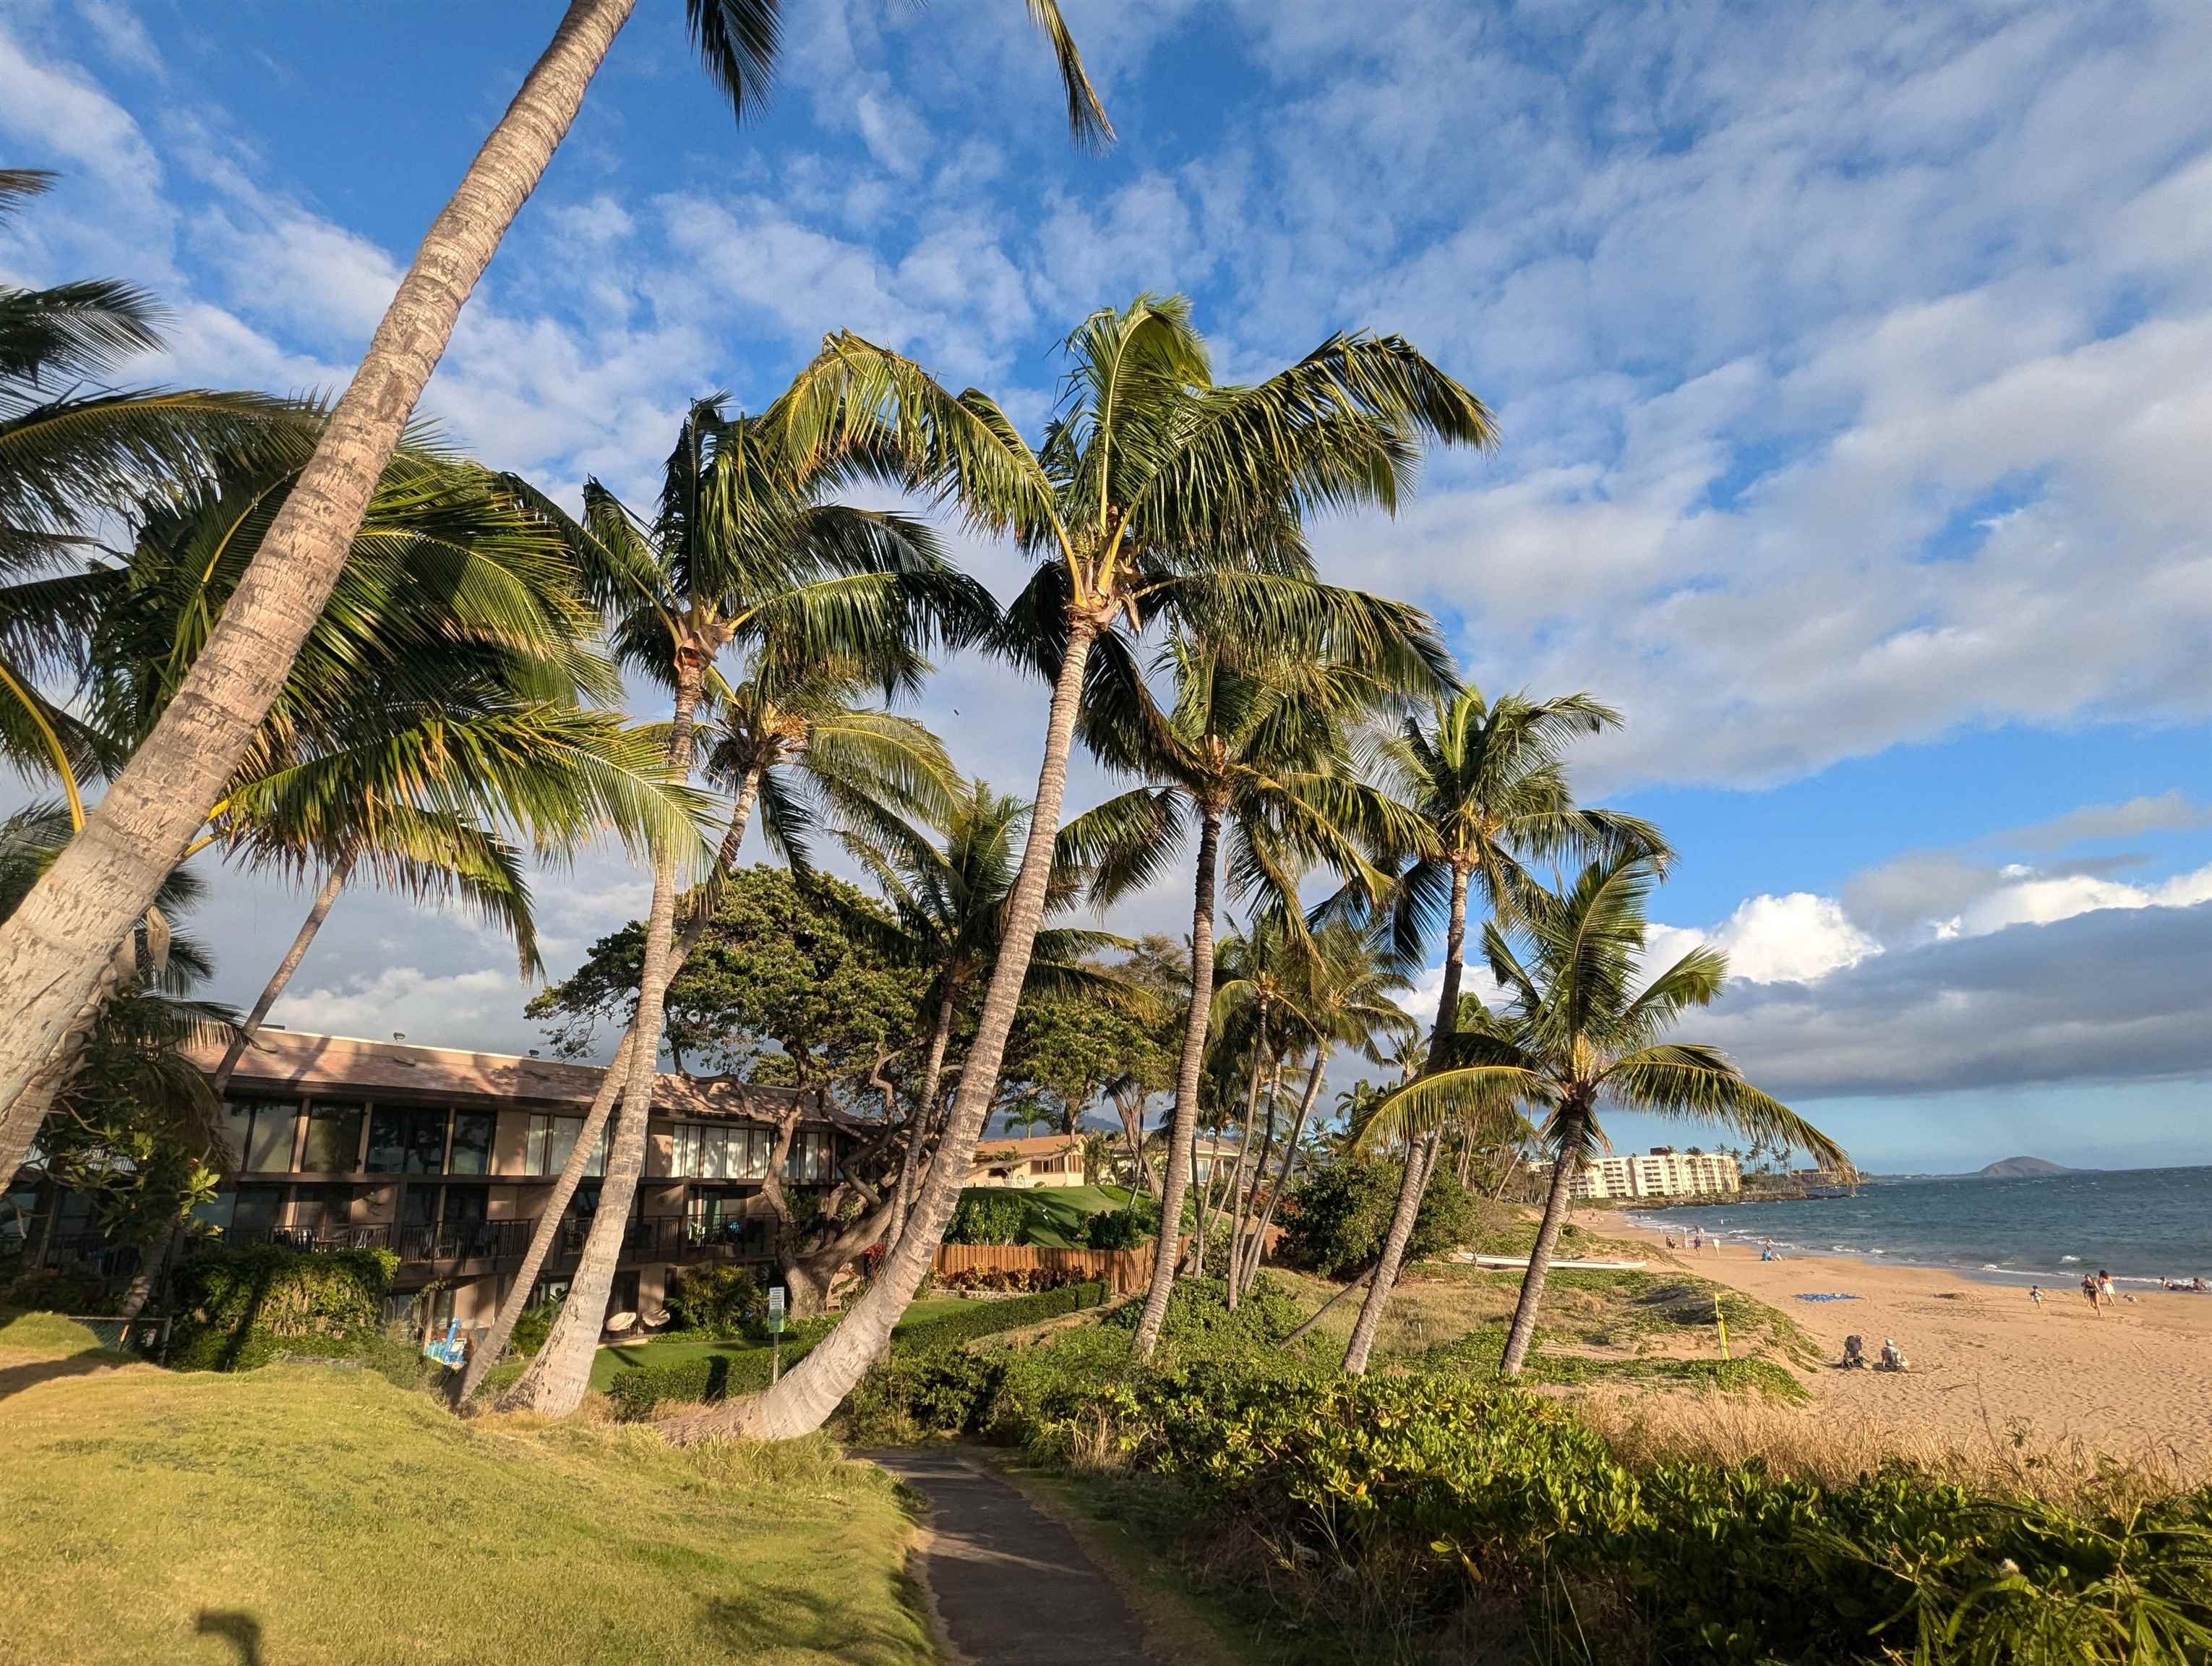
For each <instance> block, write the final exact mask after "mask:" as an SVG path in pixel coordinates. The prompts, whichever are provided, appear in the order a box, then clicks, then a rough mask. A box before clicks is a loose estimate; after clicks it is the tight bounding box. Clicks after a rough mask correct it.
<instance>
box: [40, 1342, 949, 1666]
mask: <svg viewBox="0 0 2212 1666" xmlns="http://www.w3.org/2000/svg"><path fill="white" fill-rule="evenodd" d="M0 1452H4V1453H5V1454H6V1457H5V1460H4V1462H0V1559H4V1563H5V1566H6V1567H7V1570H8V1572H7V1578H6V1579H5V1580H4V1582H0V1638H4V1639H7V1643H6V1648H7V1658H9V1659H11V1660H17V1659H20V1660H24V1661H33V1660H38V1661H64V1660H65V1661H70V1662H73V1663H103V1662H118V1663H120V1662H138V1661H161V1662H164V1663H170V1662H204V1663H207V1666H243V1663H247V1662H252V1663H260V1662H264V1661H265V1662H267V1663H269V1666H280V1663H281V1666H320V1663H331V1666H336V1663H341V1662H343V1663H356V1662H369V1663H385V1662H392V1663H398V1662H403V1661H404V1662H408V1663H444V1662H453V1663H460V1662H469V1663H494V1666H496V1663H507V1662H513V1663H524V1662H527V1663H530V1666H542V1663H544V1662H546V1661H550V1660H559V1661H562V1662H568V1661H593V1662H608V1663H614V1662H623V1663H629V1662H651V1663H684V1662H706V1661H718V1662H720V1661H729V1660H744V1661H747V1662H775V1663H780V1666H798V1663H813V1662H819V1663H829V1662H837V1663H846V1666H851V1663H858V1666H928V1663H931V1662H933V1660H934V1658H935V1657H934V1655H933V1651H932V1649H931V1646H930V1644H929V1642H928V1639H927V1632H926V1629H925V1627H924V1626H923V1625H922V1623H921V1621H920V1620H918V1619H917V1618H916V1616H915V1613H914V1611H913V1608H912V1607H911V1604H910V1602H909V1601H908V1592H907V1590H906V1586H905V1583H904V1578H903V1575H902V1572H901V1570H902V1563H903V1560H904V1557H905V1552H906V1545H907V1540H908V1524H907V1522H906V1518H905V1517H904V1516H903V1514H902V1512H901V1510H900V1508H899V1505H898V1502H897V1499H896V1496H895V1494H894V1492H893V1489H892V1486H891V1483H890V1480H889V1479H888V1478H887V1477H885V1476H884V1474H882V1473H881V1472H880V1471H878V1470H876V1469H874V1468H870V1467H868V1466H866V1465H861V1464H854V1463H848V1462H844V1461H843V1460H842V1458H840V1457H839V1456H837V1453H836V1448H835V1447H834V1446H832V1445H830V1444H829V1443H827V1442H820V1441H816V1442H800V1443H796V1444H793V1445H790V1446H779V1447H722V1448H716V1449H708V1450H701V1451H691V1452H686V1451H678V1450H674V1449H672V1448H671V1447H669V1446H668V1445H667V1444H665V1442H663V1441H662V1440H661V1439H660V1438H659V1436H657V1435H655V1434H653V1433H652V1432H649V1431H647V1430H644V1429H636V1428H611V1427H605V1426H592V1425H588V1424H582V1423H574V1422H571V1423H564V1424H553V1423H545V1422H542V1421H539V1420H533V1419H524V1418H509V1417H485V1418H479V1419H477V1420H471V1421H469V1422H463V1421H461V1420H458V1419H456V1418H454V1417H453V1416H452V1415H451V1414H448V1413H447V1412H445V1411H444V1410H442V1409H441V1408H439V1407H438V1406H436V1405H435V1403H433V1402H431V1401H430V1400H428V1398H426V1397H424V1396H422V1395H411V1394H407V1393H403V1392H402V1391H400V1390H399V1389H395V1388H393V1387H392V1386H391V1385H390V1384H389V1383H386V1382H385V1381H384V1380H383V1379H382V1378H381V1377H377V1376H375V1375H374V1374H372V1373H370V1372H368V1371H341V1370H336V1369H331V1368H329V1367H323V1366H312V1365H271V1366H269V1367H266V1368H264V1369H263V1370H260V1371H251V1372H246V1373H242V1374H240V1375H236V1376H223V1375H217V1374H214V1373H198V1372H194V1373H182V1372H169V1371H160V1370H157V1369H155V1367H153V1366H150V1365H120V1366H118V1365H114V1364H113V1363H112V1359H111V1358H110V1357H109V1356H106V1355H102V1354H99V1353H96V1352H94V1350H93V1349H92V1347H91V1338H90V1335H89V1333H87V1332H85V1331H82V1330H81V1329H76V1327H71V1326H68V1325H66V1324H65V1323H64V1322H60V1321H56V1320H52V1319H49V1318H45V1317H40V1316H33V1317H28V1318H21V1319H17V1320H16V1321H15V1322H13V1323H12V1324H8V1325H5V1326H0Z"/></svg>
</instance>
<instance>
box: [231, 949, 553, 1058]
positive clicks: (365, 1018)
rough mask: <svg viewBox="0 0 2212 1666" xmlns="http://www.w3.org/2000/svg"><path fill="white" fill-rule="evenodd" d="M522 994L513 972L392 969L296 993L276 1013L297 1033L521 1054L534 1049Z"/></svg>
mask: <svg viewBox="0 0 2212 1666" xmlns="http://www.w3.org/2000/svg"><path fill="white" fill-rule="evenodd" d="M521 1006H522V988H521V985H520V983H519V982H518V981H517V980H516V978H515V975H514V969H513V967H512V966H509V967H507V968H506V969H505V970H499V969H496V968H493V967H489V966H488V967H483V968H481V969H479V970H473V971H465V972H454V973H446V974H433V973H428V972H425V971H423V970H421V969H419V968H417V967H415V966H386V967H385V968H384V969H383V970H380V971H377V972H374V973H361V974H356V975H355V976H351V977H348V978H346V979H344V980H343V982H341V983H340V984H339V985H338V986H337V988H331V987H329V986H324V985H319V986H318V987H316V988H313V989H307V990H304V991H301V992H300V993H298V994H286V995H285V996H284V997H283V999H281V1000H278V1001H277V1003H276V1006H274V1007H272V1008H271V1009H270V1018H272V1019H273V1020H274V1021H275V1022H276V1023H278V1024H282V1025H285V1026H287V1027H288V1028H290V1029H294V1030H313V1031H321V1032H323V1033H325V1034H329V1035H337V1036H356V1037H362V1038H364V1039H367V1040H370V1041H382V1040H384V1039H386V1037H390V1036H391V1035H392V1034H393V1033H394V1032H398V1033H400V1034H404V1036H405V1037H407V1039H408V1040H410V1041H411V1042H416V1043H421V1044H422V1045H425V1046H431V1047H475V1048H485V1049H489V1050H493V1051H514V1050H519V1049H520V1047H521V1046H526V1045H527V1043H526V1041H525V1040H524V1037H526V1036H527V1034H528V1029H527V1026H526V1025H524V1024H523V1022H522V1019H521Z"/></svg>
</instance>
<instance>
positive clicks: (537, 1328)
mask: <svg viewBox="0 0 2212 1666" xmlns="http://www.w3.org/2000/svg"><path fill="white" fill-rule="evenodd" d="M560 1316H561V1304H560V1303H558V1302H538V1303H535V1304H532V1306H529V1307H526V1308H524V1309H523V1310H522V1311H521V1313H520V1314H519V1315H518V1316H516V1318H515V1321H514V1329H513V1331H511V1332H510V1333H508V1335H507V1352H508V1353H511V1354H513V1356H514V1357H515V1358H516V1359H533V1358H535V1357H536V1355H537V1353H538V1349H540V1348H542V1347H544V1346H545V1339H546V1338H547V1337H548V1336H550V1335H552V1334H553V1322H554V1320H556V1319H557V1318H559V1317H560Z"/></svg>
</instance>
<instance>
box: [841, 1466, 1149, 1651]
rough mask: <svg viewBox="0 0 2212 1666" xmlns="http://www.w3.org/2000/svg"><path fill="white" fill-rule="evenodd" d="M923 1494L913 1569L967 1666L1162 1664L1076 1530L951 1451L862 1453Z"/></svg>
mask: <svg viewBox="0 0 2212 1666" xmlns="http://www.w3.org/2000/svg"><path fill="white" fill-rule="evenodd" d="M855 1456H864V1457H867V1458H870V1459H872V1461H873V1462H877V1463H878V1464H881V1465H882V1466H883V1467H884V1468H886V1469H888V1470H890V1473H891V1474H894V1475H896V1476H897V1477H898V1478H899V1479H900V1480H901V1481H905V1482H907V1483H908V1484H909V1485H911V1486H913V1487H915V1488H917V1489H919V1490H920V1491H921V1493H922V1494H923V1495H924V1496H925V1497H926V1498H927V1499H928V1500H929V1519H928V1523H927V1525H928V1529H929V1531H928V1536H927V1539H926V1540H925V1541H923V1544H922V1548H921V1569H920V1573H921V1581H922V1583H923V1584H925V1585H927V1587H928V1589H929V1592H930V1596H931V1597H932V1599H933V1602H934V1603H935V1605H936V1608H937V1617H938V1621H939V1626H940V1627H941V1628H942V1630H943V1632H944V1633H945V1639H946V1640H947V1641H949V1642H950V1643H951V1645H952V1646H953V1648H954V1649H956V1650H957V1651H958V1652H959V1657H960V1658H961V1660H963V1662H968V1663H972V1666H1059V1663H1062V1662H1065V1663H1067V1666H1078V1663H1080V1666H1161V1663H1159V1662H1158V1660H1157V1659H1156V1658H1155V1657H1153V1656H1152V1655H1149V1654H1147V1653H1146V1652H1145V1651H1144V1649H1143V1648H1142V1647H1141V1646H1140V1645H1139V1641H1138V1639H1139V1626H1138V1623H1137V1618H1136V1616H1135V1615H1134V1614H1131V1613H1130V1612H1129V1606H1128V1604H1127V1603H1126V1602H1123V1601H1122V1600H1121V1592H1120V1591H1118V1590H1115V1588H1114V1584H1113V1582H1112V1581H1110V1580H1109V1579H1108V1578H1107V1577H1106V1576H1105V1575H1104V1574H1103V1573H1102V1572H1099V1571H1098V1568H1097V1565H1096V1564H1095V1563H1093V1562H1092V1561H1091V1559H1090V1558H1089V1557H1088V1556H1086V1555H1085V1554H1084V1553H1083V1547H1081V1546H1080V1545H1079V1544H1077V1543H1076V1541H1075V1535H1073V1533H1070V1532H1069V1531H1068V1530H1067V1529H1066V1527H1064V1526H1062V1525H1061V1524H1060V1523H1058V1522H1056V1521H1054V1520H1053V1518H1052V1517H1049V1516H1048V1515H1046V1514H1045V1513H1044V1512H1043V1511H1040V1510H1039V1509H1037V1508H1036V1505H1032V1504H1031V1503H1030V1501H1029V1500H1028V1499H1025V1498H1024V1497H1023V1496H1022V1495H1021V1494H1020V1493H1017V1492H1016V1491H1015V1490H1014V1489H1013V1488H1012V1487H1010V1486H1008V1485H1007V1484H1006V1482H1005V1481H1002V1480H1001V1479H1000V1477H999V1476H997V1475H996V1474H993V1473H992V1472H991V1470H990V1468H988V1467H987V1465H984V1464H981V1463H979V1462H976V1461H975V1460H974V1459H972V1458H967V1457H963V1456H961V1455H960V1454H959V1453H957V1452H955V1451H949V1450H938V1451H927V1450H924V1451H886V1452H866V1453H859V1454H856V1455H855Z"/></svg>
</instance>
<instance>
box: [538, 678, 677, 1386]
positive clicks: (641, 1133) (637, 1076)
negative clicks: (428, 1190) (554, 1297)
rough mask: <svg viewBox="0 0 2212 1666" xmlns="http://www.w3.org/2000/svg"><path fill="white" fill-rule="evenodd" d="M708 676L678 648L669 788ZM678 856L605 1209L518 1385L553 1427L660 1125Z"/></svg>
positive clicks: (658, 905) (587, 1354)
mask: <svg viewBox="0 0 2212 1666" xmlns="http://www.w3.org/2000/svg"><path fill="white" fill-rule="evenodd" d="M706 671H707V666H706V659H705V656H704V655H703V654H702V653H700V651H699V650H698V649H697V648H695V647H693V646H691V645H690V644H688V643H684V642H679V643H678V647H677V657H676V711H675V716H674V719H673V721H671V724H670V727H669V734H668V774H669V778H670V779H671V780H672V781H689V780H690V778H691V739H692V716H693V714H694V713H695V712H696V709H697V708H698V704H699V691H700V689H701V687H702V684H703V682H704V680H705V677H706ZM676 856H677V853H676V852H675V851H674V850H673V849H668V850H665V851H661V852H659V853H657V854H655V856H654V858H653V909H652V912H651V913H650V914H648V915H647V916H646V925H645V964H644V967H643V969H642V970H641V973H640V975H639V977H638V985H637V1016H636V1018H635V1019H633V1020H632V1022H631V1025H630V1037H631V1040H630V1049H629V1061H628V1062H629V1071H628V1073H627V1079H626V1080H625V1081H624V1082H623V1102H622V1115H621V1116H619V1117H617V1119H616V1122H615V1134H614V1141H613V1143H612V1145H611V1146H610V1147H609V1148H608V1151H607V1171H606V1176H605V1179H604V1180H603V1181H602V1182H601V1183H600V1187H599V1208H598V1209H597V1210H596V1211H594V1212H593V1213H592V1229H591V1231H590V1232H589V1233H587V1234H586V1237H585V1238H584V1253H583V1255H582V1256H581V1257H580V1258H579V1260H578V1261H577V1263H576V1276H575V1277H574V1279H573V1280H570V1281H569V1285H568V1300H567V1301H565V1302H563V1303H562V1304H561V1316H560V1317H559V1318H557V1319H556V1320H555V1321H554V1322H553V1329H552V1333H551V1335H549V1336H547V1337H546V1339H545V1346H544V1347H542V1348H540V1349H539V1350H538V1357H537V1358H536V1359H532V1361H531V1362H530V1369H529V1370H528V1371H525V1372H524V1373H523V1376H522V1380H521V1381H520V1382H519V1383H516V1384H515V1385H514V1393H513V1396H512V1398H513V1402H514V1403H515V1404H516V1405H518V1406H524V1407H527V1408H529V1409H531V1410H532V1411H535V1412H539V1413H543V1414H544V1415H546V1416H548V1417H566V1416H568V1414H569V1413H571V1412H573V1411H574V1410H575V1409H576V1408H577V1407H578V1406H580V1405H581V1404H582V1403H583V1399H584V1395H585V1391H586V1389H589V1388H590V1386H591V1377H592V1355H593V1353H596V1352H597V1351H598V1348H599V1333H600V1331H601V1330H602V1329H604V1328H605V1324H606V1317H607V1296H608V1293H609V1292H611V1290H612V1289H613V1288H614V1281H615V1268H616V1266H617V1263H619V1262H620V1261H621V1260H622V1246H623V1235H624V1234H625V1233H626V1232H627V1231H629V1213H630V1204H631V1202H632V1201H633V1200H634V1199H635V1197H636V1195H637V1183H638V1180H639V1178H640V1177H641V1176H642V1175H643V1174H644V1172H645V1152H646V1133H647V1122H649V1120H650V1119H651V1117H652V1115H653V1081H654V1078H655V1077H656V1076H657V1075H658V1074H659V1061H660V1031H661V1019H662V1012H663V1009H664V1006H665V1002H666V1000H667V998H668V986H669V983H670V982H671V981H672V980H673V978H674V977H675V975H676V969H675V954H674V949H675V939H676V881H677V872H676ZM708 912H709V910H708V909H706V908H704V907H702V909H700V910H699V912H698V915H696V916H695V917H696V918H699V919H702V920H703V919H704V918H705V917H706V916H707V915H708Z"/></svg>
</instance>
